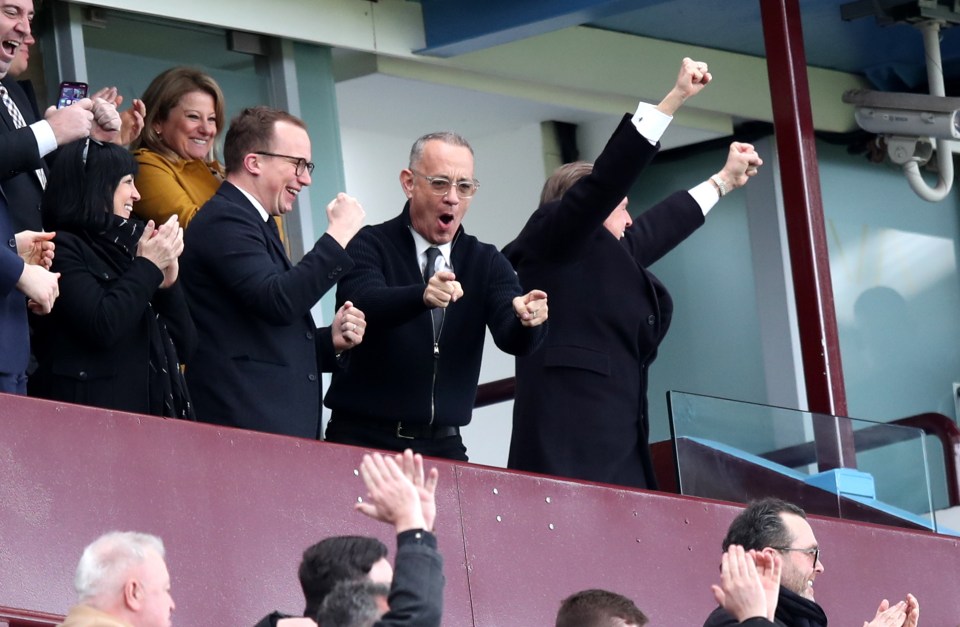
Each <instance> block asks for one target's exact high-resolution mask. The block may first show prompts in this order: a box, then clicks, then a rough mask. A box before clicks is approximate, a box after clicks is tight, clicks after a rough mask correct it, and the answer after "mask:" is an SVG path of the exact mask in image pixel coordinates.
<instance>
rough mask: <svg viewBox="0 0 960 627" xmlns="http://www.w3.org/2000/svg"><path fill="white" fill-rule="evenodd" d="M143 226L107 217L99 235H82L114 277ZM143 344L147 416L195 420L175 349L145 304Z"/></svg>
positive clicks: (131, 254) (126, 264)
mask: <svg viewBox="0 0 960 627" xmlns="http://www.w3.org/2000/svg"><path fill="white" fill-rule="evenodd" d="M143 227H144V225H143V222H140V221H139V220H137V219H135V218H130V219H126V218H121V217H120V216H117V215H111V216H110V223H109V225H108V226H107V228H106V229H105V230H103V231H101V232H100V233H89V232H88V233H85V238H84V239H85V240H86V241H87V243H88V244H89V245H90V247H91V248H93V250H94V252H96V253H97V256H98V257H99V258H100V259H102V260H103V261H104V262H106V263H107V265H109V266H110V267H111V268H112V269H113V270H114V271H115V272H117V274H123V273H124V272H126V271H127V270H129V269H130V266H131V265H132V264H133V260H134V259H135V258H136V256H137V243H138V242H139V241H140V236H141V235H143ZM146 315H147V342H148V347H149V352H148V354H149V361H150V363H149V380H148V384H147V389H148V394H149V399H148V408H149V412H150V413H151V414H152V415H154V416H167V417H170V418H185V419H188V420H196V419H197V417H196V415H195V414H194V411H193V404H192V403H191V402H190V395H189V393H188V392H187V385H186V382H185V381H184V379H183V373H182V372H181V369H180V360H179V359H178V358H177V348H176V346H175V345H174V343H173V338H171V337H170V333H169V332H168V331H167V325H166V324H165V323H164V320H163V316H162V315H160V314H159V313H158V312H157V311H156V310H155V309H154V307H153V303H151V302H147V313H146Z"/></svg>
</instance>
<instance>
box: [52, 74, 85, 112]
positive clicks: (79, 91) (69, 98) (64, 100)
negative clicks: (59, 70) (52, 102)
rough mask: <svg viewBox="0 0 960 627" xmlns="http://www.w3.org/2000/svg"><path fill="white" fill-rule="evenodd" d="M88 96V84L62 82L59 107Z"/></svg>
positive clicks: (58, 101) (67, 105) (58, 99)
mask: <svg viewBox="0 0 960 627" xmlns="http://www.w3.org/2000/svg"><path fill="white" fill-rule="evenodd" d="M86 97H87V84H86V83H74V82H70V81H64V82H62V83H60V96H59V97H58V98H57V108H58V109H62V108H63V107H69V106H70V105H72V104H73V103H75V102H76V101H78V100H83V99H84V98H86Z"/></svg>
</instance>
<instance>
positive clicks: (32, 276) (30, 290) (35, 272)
mask: <svg viewBox="0 0 960 627" xmlns="http://www.w3.org/2000/svg"><path fill="white" fill-rule="evenodd" d="M59 279H60V273H59V272H50V271H49V270H47V269H46V268H44V267H43V266H39V265H33V264H29V263H25V264H23V272H22V273H21V274H20V279H19V280H18V281H17V289H18V290H20V291H21V292H22V293H23V294H24V295H25V296H26V297H27V298H28V299H29V300H28V301H27V307H28V308H29V309H30V311H32V312H33V313H35V314H37V315H41V316H42V315H45V314H48V313H50V311H51V310H52V309H53V303H54V301H56V300H57V297H58V296H59V295H60V285H59Z"/></svg>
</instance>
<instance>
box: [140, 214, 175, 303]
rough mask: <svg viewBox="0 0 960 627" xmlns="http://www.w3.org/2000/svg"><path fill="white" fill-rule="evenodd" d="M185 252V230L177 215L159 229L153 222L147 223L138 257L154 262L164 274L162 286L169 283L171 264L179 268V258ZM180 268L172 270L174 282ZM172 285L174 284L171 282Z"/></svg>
mask: <svg viewBox="0 0 960 627" xmlns="http://www.w3.org/2000/svg"><path fill="white" fill-rule="evenodd" d="M182 252H183V228H182V227H181V226H180V223H179V222H178V219H177V215H176V214H174V215H172V216H170V218H169V219H168V220H167V221H166V222H164V223H163V224H161V225H160V226H159V228H158V227H155V226H154V222H153V220H150V221H148V222H147V225H146V227H144V229H143V235H141V236H140V241H139V242H137V256H138V257H146V258H147V259H149V260H150V261H152V262H153V264H154V265H156V266H157V267H158V268H160V270H162V271H163V273H164V280H163V284H161V285H162V286H165V287H169V285H165V284H166V283H167V281H168V278H170V277H169V276H168V268H169V266H170V264H175V265H177V266H178V268H179V264H178V263H176V262H177V258H178V257H179V256H180V253H182ZM178 268H174V269H172V270H171V272H173V273H174V274H173V277H172V278H173V280H174V281H175V280H176V272H177V271H178ZM171 284H172V282H171Z"/></svg>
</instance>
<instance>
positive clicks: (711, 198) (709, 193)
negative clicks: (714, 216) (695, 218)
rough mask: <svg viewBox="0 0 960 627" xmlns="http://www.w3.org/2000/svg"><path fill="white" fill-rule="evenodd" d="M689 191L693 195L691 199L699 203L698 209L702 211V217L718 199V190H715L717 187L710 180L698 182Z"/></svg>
mask: <svg viewBox="0 0 960 627" xmlns="http://www.w3.org/2000/svg"><path fill="white" fill-rule="evenodd" d="M689 193H690V195H691V196H693V200H694V201H695V202H696V203H697V204H698V205H700V211H702V212H703V215H704V217H706V215H707V214H708V213H710V210H711V209H713V206H714V205H715V204H717V201H718V200H720V192H718V191H717V188H716V187H714V186H713V183H711V182H710V181H704V182H703V183H700V184H699V185H697V186H696V187H694V188H693V189H691V190H690V191H689Z"/></svg>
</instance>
